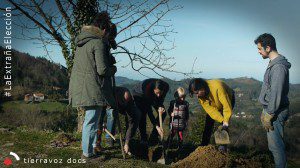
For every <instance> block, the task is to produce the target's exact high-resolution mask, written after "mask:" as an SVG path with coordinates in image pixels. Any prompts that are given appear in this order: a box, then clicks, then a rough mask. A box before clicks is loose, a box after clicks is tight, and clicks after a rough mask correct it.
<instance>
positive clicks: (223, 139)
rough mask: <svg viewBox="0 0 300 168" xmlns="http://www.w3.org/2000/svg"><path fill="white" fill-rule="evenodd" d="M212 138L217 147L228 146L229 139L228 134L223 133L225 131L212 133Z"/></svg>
mask: <svg viewBox="0 0 300 168" xmlns="http://www.w3.org/2000/svg"><path fill="white" fill-rule="evenodd" d="M214 137H215V142H216V144H218V145H228V144H230V139H229V135H228V132H227V131H225V130H217V131H216V132H215V133H214Z"/></svg>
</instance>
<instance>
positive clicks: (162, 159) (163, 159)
mask: <svg viewBox="0 0 300 168" xmlns="http://www.w3.org/2000/svg"><path fill="white" fill-rule="evenodd" d="M157 163H159V164H166V160H165V158H161V159H158V161H157Z"/></svg>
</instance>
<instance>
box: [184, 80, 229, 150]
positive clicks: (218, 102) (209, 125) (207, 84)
mask: <svg viewBox="0 0 300 168" xmlns="http://www.w3.org/2000/svg"><path fill="white" fill-rule="evenodd" d="M189 93H190V96H191V97H192V96H193V95H194V94H196V95H197V98H198V100H199V104H200V105H201V106H202V108H203V109H204V110H205V112H206V113H207V115H206V121H205V128H204V132H203V135H202V142H201V146H206V145H208V143H209V141H210V137H211V134H212V131H213V126H214V122H215V121H217V122H219V123H222V124H223V127H222V129H225V130H226V131H228V126H229V121H230V117H231V115H232V110H233V107H234V105H235V97H234V91H233V89H231V88H230V87H229V86H228V85H226V84H225V83H224V82H223V81H221V80H214V79H212V80H204V79H201V78H194V79H192V80H191V81H190V84H189Z"/></svg>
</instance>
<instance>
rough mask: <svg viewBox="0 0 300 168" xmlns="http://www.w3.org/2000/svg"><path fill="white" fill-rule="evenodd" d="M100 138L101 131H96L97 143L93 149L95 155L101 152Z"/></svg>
mask: <svg viewBox="0 0 300 168" xmlns="http://www.w3.org/2000/svg"><path fill="white" fill-rule="evenodd" d="M101 136H102V130H98V131H97V142H96V147H95V148H94V152H95V154H96V155H97V154H99V153H100V152H101V150H102V148H101Z"/></svg>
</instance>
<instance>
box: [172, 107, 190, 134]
mask: <svg viewBox="0 0 300 168" xmlns="http://www.w3.org/2000/svg"><path fill="white" fill-rule="evenodd" d="M186 110H187V104H186V103H184V104H177V102H175V103H174V107H173V113H174V118H173V121H171V124H172V129H174V130H179V131H182V130H184V129H185V127H186V112H187V111H186Z"/></svg>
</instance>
